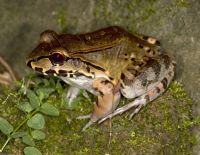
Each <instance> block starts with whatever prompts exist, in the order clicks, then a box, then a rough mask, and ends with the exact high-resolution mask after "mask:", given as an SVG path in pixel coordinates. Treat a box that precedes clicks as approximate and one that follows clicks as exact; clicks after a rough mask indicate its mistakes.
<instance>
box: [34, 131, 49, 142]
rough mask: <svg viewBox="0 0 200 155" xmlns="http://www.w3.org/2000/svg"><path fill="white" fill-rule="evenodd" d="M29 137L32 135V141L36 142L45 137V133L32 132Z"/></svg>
mask: <svg viewBox="0 0 200 155" xmlns="http://www.w3.org/2000/svg"><path fill="white" fill-rule="evenodd" d="M31 135H32V137H33V139H36V140H43V139H45V137H46V135H45V133H44V132H42V131H39V130H34V131H32V132H31Z"/></svg>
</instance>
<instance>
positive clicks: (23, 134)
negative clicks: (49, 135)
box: [11, 131, 28, 138]
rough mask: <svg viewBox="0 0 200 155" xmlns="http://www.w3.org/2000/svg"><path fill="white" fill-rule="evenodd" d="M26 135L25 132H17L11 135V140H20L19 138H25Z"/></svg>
mask: <svg viewBox="0 0 200 155" xmlns="http://www.w3.org/2000/svg"><path fill="white" fill-rule="evenodd" d="M26 135H28V133H27V132H25V131H19V132H15V133H14V134H12V136H11V137H12V138H20V137H23V136H26Z"/></svg>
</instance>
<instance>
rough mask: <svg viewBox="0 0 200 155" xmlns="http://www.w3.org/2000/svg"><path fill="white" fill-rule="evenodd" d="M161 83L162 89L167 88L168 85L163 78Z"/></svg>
mask: <svg viewBox="0 0 200 155" xmlns="http://www.w3.org/2000/svg"><path fill="white" fill-rule="evenodd" d="M161 83H162V84H163V88H164V89H166V88H167V83H168V80H167V78H166V77H165V78H164V79H163V80H162V81H161Z"/></svg>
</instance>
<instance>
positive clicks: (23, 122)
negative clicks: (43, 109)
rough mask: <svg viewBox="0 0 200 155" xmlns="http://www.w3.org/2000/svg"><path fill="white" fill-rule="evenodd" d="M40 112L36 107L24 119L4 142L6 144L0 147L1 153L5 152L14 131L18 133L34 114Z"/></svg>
mask: <svg viewBox="0 0 200 155" xmlns="http://www.w3.org/2000/svg"><path fill="white" fill-rule="evenodd" d="M37 112H38V108H37V109H35V110H34V111H33V112H32V113H31V114H29V116H27V117H26V119H24V120H23V121H22V122H21V123H20V124H19V125H18V126H17V127H16V128H15V129H14V130H13V132H12V133H11V134H10V135H8V138H7V140H6V142H5V143H4V145H3V146H2V148H1V149H0V153H1V152H3V150H4V148H5V147H6V145H7V144H8V142H9V141H10V140H11V139H12V135H13V134H14V133H16V132H17V131H18V130H19V129H20V128H21V127H22V126H23V125H24V124H25V123H26V122H27V121H28V120H29V119H30V118H31V117H32V116H33V115H35V114H36V113H37Z"/></svg>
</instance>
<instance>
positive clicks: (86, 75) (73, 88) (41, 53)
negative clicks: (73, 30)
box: [26, 26, 176, 131]
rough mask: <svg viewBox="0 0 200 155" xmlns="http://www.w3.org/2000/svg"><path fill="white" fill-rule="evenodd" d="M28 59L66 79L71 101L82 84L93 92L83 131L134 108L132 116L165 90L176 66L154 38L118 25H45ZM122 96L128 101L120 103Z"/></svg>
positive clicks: (47, 72) (33, 65)
mask: <svg viewBox="0 0 200 155" xmlns="http://www.w3.org/2000/svg"><path fill="white" fill-rule="evenodd" d="M26 64H27V65H28V66H29V67H30V68H31V69H33V70H35V71H36V72H39V73H41V74H44V75H53V76H56V77H58V78H60V79H62V80H63V81H64V82H65V83H67V84H69V85H70V88H69V90H68V93H67V99H68V101H69V104H73V100H74V99H75V98H76V96H77V95H78V94H79V91H80V89H83V90H86V91H87V92H90V93H92V94H93V95H95V96H97V99H96V101H95V102H94V109H93V112H92V113H90V114H88V115H84V116H79V117H78V119H85V118H88V119H89V121H88V123H87V124H86V125H85V126H84V127H83V131H85V130H86V129H87V128H88V127H90V126H91V125H93V124H94V123H102V122H103V121H105V120H107V119H111V118H112V117H114V116H116V115H120V114H122V113H124V112H126V111H128V110H132V109H133V111H132V112H131V114H130V117H129V119H132V118H133V116H135V115H136V114H137V113H138V112H139V111H140V110H141V109H142V107H144V106H145V105H147V103H149V102H151V101H153V100H155V99H156V98H158V97H159V96H161V95H162V94H163V93H164V92H165V91H166V89H167V88H168V86H169V84H170V83H171V81H172V80H173V77H174V72H175V66H176V62H175V61H174V60H173V59H172V58H171V57H170V56H169V55H168V54H167V53H166V51H165V50H164V49H163V47H162V46H161V43H160V41H158V40H157V39H156V38H154V37H151V36H146V35H141V34H137V33H135V34H133V33H131V32H129V31H127V30H125V29H123V28H122V27H119V26H110V27H106V28H101V29H99V30H95V31H93V32H85V33H79V34H78V33H77V34H70V33H57V32H55V31H53V30H45V31H44V32H42V33H41V35H40V40H39V44H38V45H37V46H36V48H35V49H33V51H32V52H30V54H29V55H28V57H27V59H26ZM123 97H124V98H126V99H127V100H128V103H126V104H125V105H123V106H121V107H118V105H119V102H120V100H121V98H123Z"/></svg>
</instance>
